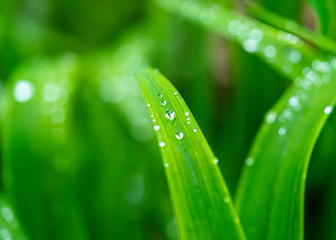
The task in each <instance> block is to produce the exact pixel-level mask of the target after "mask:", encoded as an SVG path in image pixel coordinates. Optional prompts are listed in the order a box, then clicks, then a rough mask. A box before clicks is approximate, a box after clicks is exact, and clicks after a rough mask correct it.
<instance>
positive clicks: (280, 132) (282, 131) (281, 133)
mask: <svg viewBox="0 0 336 240" xmlns="http://www.w3.org/2000/svg"><path fill="white" fill-rule="evenodd" d="M286 132H287V130H286V128H284V127H281V128H279V131H278V133H279V135H280V136H284V135H285V134H286Z"/></svg>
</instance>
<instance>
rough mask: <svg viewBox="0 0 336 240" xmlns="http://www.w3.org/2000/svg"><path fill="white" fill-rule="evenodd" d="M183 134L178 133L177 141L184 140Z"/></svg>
mask: <svg viewBox="0 0 336 240" xmlns="http://www.w3.org/2000/svg"><path fill="white" fill-rule="evenodd" d="M183 136H184V135H183V132H178V133H176V135H175V137H176V138H177V140H181V139H182V138H183Z"/></svg>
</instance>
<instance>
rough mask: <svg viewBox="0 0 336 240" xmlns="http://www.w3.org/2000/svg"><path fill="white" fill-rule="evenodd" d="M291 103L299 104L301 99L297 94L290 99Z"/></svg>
mask: <svg viewBox="0 0 336 240" xmlns="http://www.w3.org/2000/svg"><path fill="white" fill-rule="evenodd" d="M288 103H289V105H290V106H292V107H295V106H297V105H298V104H299V99H298V98H297V97H296V96H293V97H291V98H290V99H289V101H288Z"/></svg>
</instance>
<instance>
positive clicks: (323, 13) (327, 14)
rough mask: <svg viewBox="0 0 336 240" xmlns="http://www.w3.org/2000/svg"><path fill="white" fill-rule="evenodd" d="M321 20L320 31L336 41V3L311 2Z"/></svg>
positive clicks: (315, 0) (313, 0) (327, 0)
mask: <svg viewBox="0 0 336 240" xmlns="http://www.w3.org/2000/svg"><path fill="white" fill-rule="evenodd" d="M309 2H310V4H311V5H312V6H313V8H314V9H315V11H316V13H317V15H318V16H319V18H320V29H321V32H322V34H323V35H326V36H328V37H330V38H332V39H334V40H336V15H335V11H336V1H334V0H309Z"/></svg>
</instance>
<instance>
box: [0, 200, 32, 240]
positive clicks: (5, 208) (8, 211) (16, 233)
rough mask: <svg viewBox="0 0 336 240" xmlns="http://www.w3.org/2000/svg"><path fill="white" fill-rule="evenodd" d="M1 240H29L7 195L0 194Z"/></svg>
mask: <svg viewBox="0 0 336 240" xmlns="http://www.w3.org/2000/svg"><path fill="white" fill-rule="evenodd" d="M0 212H1V217H0V229H1V230H0V239H21V240H24V239H27V238H26V236H25V235H24V234H23V232H22V230H21V226H20V224H19V222H18V220H17V219H16V216H15V215H14V212H13V209H12V207H11V206H10V204H9V203H8V201H7V199H6V197H5V195H4V194H3V193H1V194H0Z"/></svg>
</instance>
